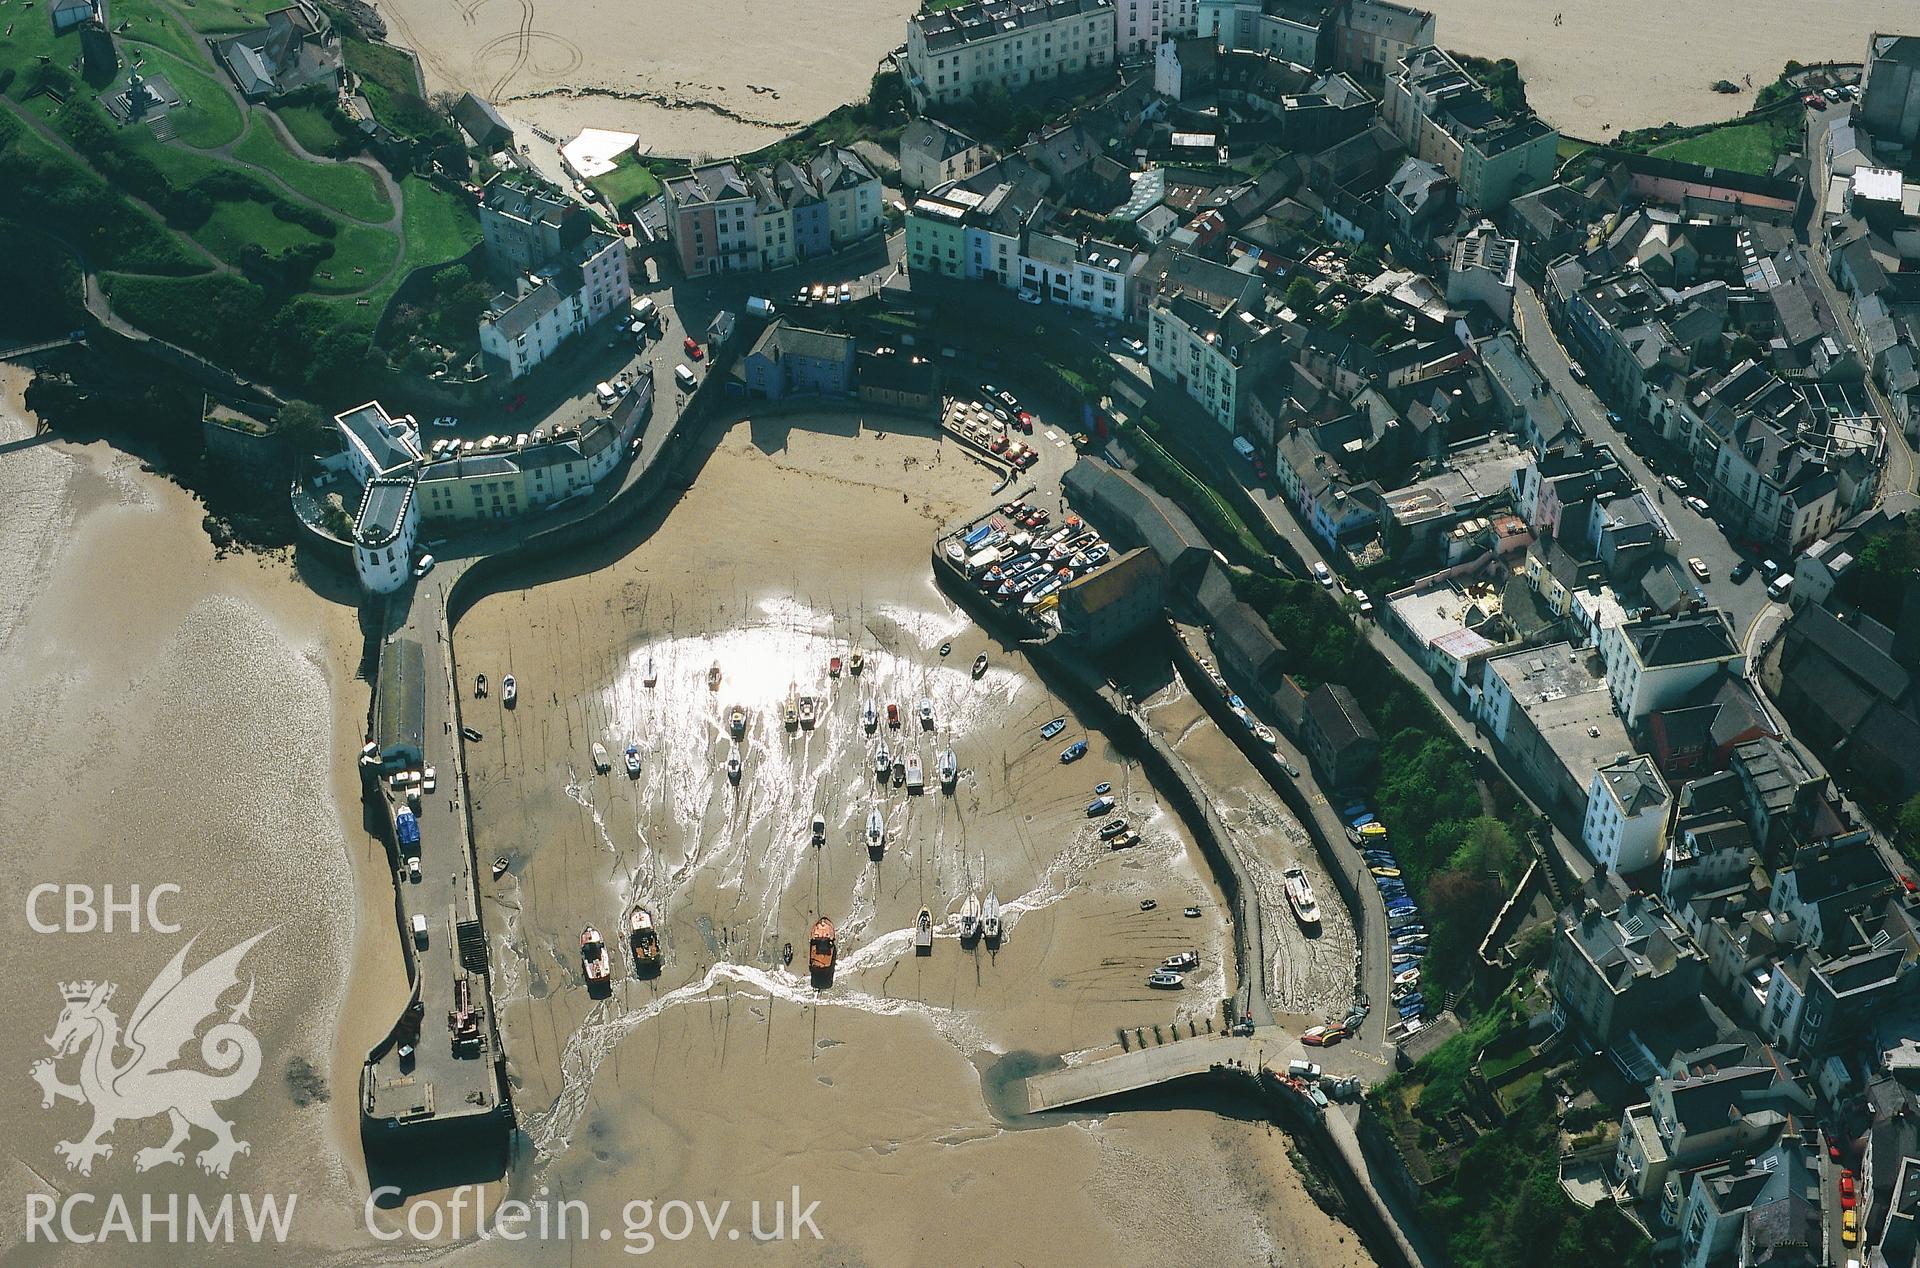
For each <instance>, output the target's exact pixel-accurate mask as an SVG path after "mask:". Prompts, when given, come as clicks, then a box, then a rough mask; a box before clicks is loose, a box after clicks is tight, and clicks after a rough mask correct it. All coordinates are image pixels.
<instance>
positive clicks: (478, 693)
mask: <svg viewBox="0 0 1920 1268" xmlns="http://www.w3.org/2000/svg"><path fill="white" fill-rule="evenodd" d="M473 698H474V699H475V700H485V699H486V698H487V676H486V675H485V674H475V675H474V676H473Z"/></svg>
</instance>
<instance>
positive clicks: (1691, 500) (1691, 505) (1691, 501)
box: [1686, 496, 1713, 515]
mask: <svg viewBox="0 0 1920 1268" xmlns="http://www.w3.org/2000/svg"><path fill="white" fill-rule="evenodd" d="M1686 503H1687V509H1688V510H1690V511H1692V512H1693V513H1694V514H1695V515H1711V514H1712V513H1713V508H1712V507H1710V506H1708V505H1707V500H1706V499H1705V498H1703V497H1692V496H1689V497H1688V498H1687V499H1686Z"/></svg>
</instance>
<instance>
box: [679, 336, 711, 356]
mask: <svg viewBox="0 0 1920 1268" xmlns="http://www.w3.org/2000/svg"><path fill="white" fill-rule="evenodd" d="M680 346H681V347H683V348H685V349H686V350H687V355H688V356H689V357H692V358H693V359H694V360H695V361H698V360H699V359H700V358H701V357H704V356H705V355H707V354H706V352H705V351H704V350H703V349H702V348H701V347H700V341H699V340H698V339H695V338H694V337H693V336H692V335H688V336H687V337H686V338H685V339H682V340H681V341H680Z"/></svg>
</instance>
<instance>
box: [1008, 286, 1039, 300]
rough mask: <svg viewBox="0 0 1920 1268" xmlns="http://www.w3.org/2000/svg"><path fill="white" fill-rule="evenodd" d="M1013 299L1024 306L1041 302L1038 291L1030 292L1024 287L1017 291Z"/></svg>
mask: <svg viewBox="0 0 1920 1268" xmlns="http://www.w3.org/2000/svg"><path fill="white" fill-rule="evenodd" d="M1013 297H1014V298H1015V299H1017V300H1019V301H1020V302H1021V303H1023V304H1038V303H1039V302H1040V293H1039V292H1038V291H1030V290H1028V289H1027V288H1026V287H1024V286H1022V287H1021V288H1020V289H1019V290H1017V291H1015V292H1014V293H1013Z"/></svg>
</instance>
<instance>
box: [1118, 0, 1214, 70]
mask: <svg viewBox="0 0 1920 1268" xmlns="http://www.w3.org/2000/svg"><path fill="white" fill-rule="evenodd" d="M1114 22H1115V26H1116V35H1117V37H1118V45H1119V49H1120V53H1121V55H1122V56H1125V55H1126V54H1128V53H1145V52H1149V51H1151V50H1153V49H1155V48H1158V47H1159V45H1160V41H1161V40H1163V39H1168V38H1174V37H1178V36H1182V35H1194V34H1197V33H1198V32H1199V30H1200V0H1116V3H1115V5H1114Z"/></svg>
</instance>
